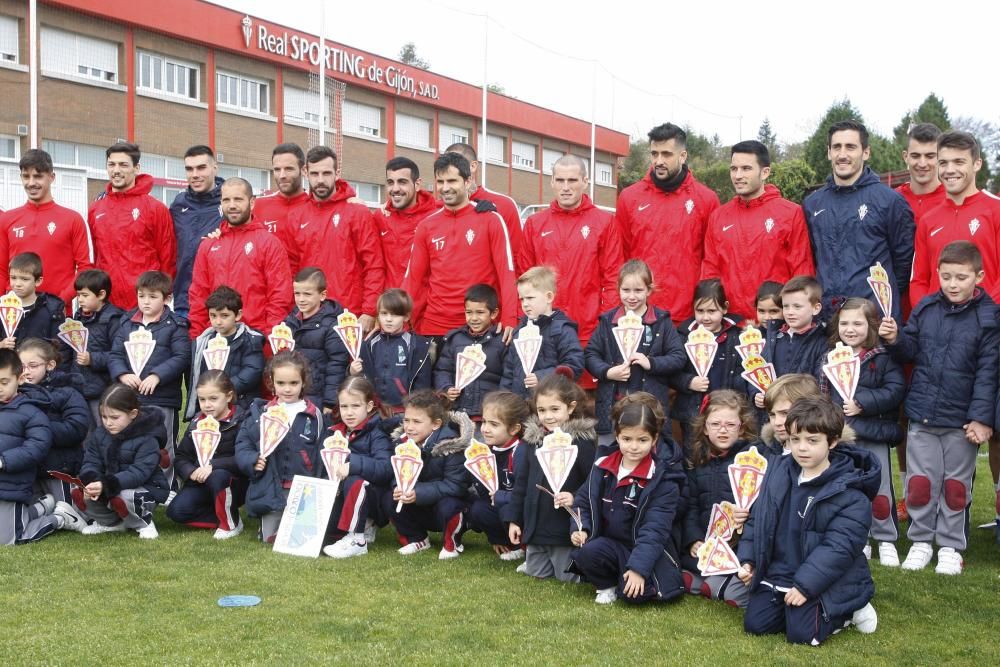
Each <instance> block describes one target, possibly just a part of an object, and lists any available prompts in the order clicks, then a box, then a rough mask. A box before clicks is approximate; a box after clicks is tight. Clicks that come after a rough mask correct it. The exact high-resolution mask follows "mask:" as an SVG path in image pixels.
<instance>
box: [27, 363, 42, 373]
mask: <svg viewBox="0 0 1000 667" xmlns="http://www.w3.org/2000/svg"><path fill="white" fill-rule="evenodd" d="M43 366H45V362H44V361H30V362H28V363H26V364H24V367H25V368H26V369H28V370H29V371H37V370H38V369H39V368H42V367H43Z"/></svg>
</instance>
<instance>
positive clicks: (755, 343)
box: [736, 324, 765, 361]
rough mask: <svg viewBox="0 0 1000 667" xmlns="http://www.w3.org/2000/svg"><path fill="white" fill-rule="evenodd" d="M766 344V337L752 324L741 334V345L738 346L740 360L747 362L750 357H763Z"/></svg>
mask: <svg viewBox="0 0 1000 667" xmlns="http://www.w3.org/2000/svg"><path fill="white" fill-rule="evenodd" d="M764 344H765V343H764V335H763V334H762V333H761V332H760V329H758V328H757V327H755V326H753V325H752V324H751V325H748V326H747V328H746V329H744V330H743V333H741V334H740V344H739V345H737V346H736V351H737V352H739V353H740V359H742V360H743V361H746V360H747V358H748V357H752V356H757V357H759V356H761V355H762V354H763V353H764Z"/></svg>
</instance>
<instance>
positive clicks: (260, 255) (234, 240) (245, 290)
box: [188, 178, 292, 340]
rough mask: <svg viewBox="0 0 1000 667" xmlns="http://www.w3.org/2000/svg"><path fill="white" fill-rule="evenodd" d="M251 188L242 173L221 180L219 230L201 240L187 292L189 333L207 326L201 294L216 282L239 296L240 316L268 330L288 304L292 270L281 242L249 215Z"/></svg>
mask: <svg viewBox="0 0 1000 667" xmlns="http://www.w3.org/2000/svg"><path fill="white" fill-rule="evenodd" d="M253 205H254V198H253V194H252V189H251V186H250V184H249V183H247V182H246V181H244V180H243V179H242V178H230V179H229V180H227V181H226V182H225V183H223V184H222V213H223V215H224V216H225V218H226V219H225V221H224V222H223V223H222V226H221V231H222V234H221V236H219V238H207V239H205V240H204V241H202V242H201V246H199V248H198V254H197V255H196V256H195V260H194V275H193V276H192V278H191V289H190V290H189V291H188V296H189V299H190V302H191V317H190V323H191V330H190V335H191V339H192V340H194V339H195V338H197V337H198V335H199V334H200V333H201V332H203V331H204V330H205V329H207V328H208V324H209V320H208V310H207V308H206V307H205V299H207V298H208V295H209V294H211V293H212V291H213V290H215V288H217V287H219V286H221V285H228V286H229V287H232V288H233V289H235V290H236V291H237V292H239V293H240V296H241V297H243V322H244V323H246V325H247V326H248V327H250V328H251V329H255V330H257V331H260V332H264V333H267V332H270V331H271V327H273V326H274V325H275V324H278V323H279V322H281V321H283V320H284V319H285V315H287V314H288V311H290V310H291V309H292V276H291V272H290V271H289V270H288V257H287V255H285V253H284V251H283V248H282V247H281V242H280V241H279V240H278V239H277V238H275V237H274V236H273V235H271V234H269V233H268V232H267V230H266V229H264V225H262V224H261V223H260V222H258V221H257V219H255V218H253V217H251V211H252V209H253Z"/></svg>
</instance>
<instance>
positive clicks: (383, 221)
mask: <svg viewBox="0 0 1000 667" xmlns="http://www.w3.org/2000/svg"><path fill="white" fill-rule="evenodd" d="M385 185H386V195H387V199H386V202H385V204H383V205H382V208H380V209H378V210H377V211H372V220H374V221H375V225H376V226H377V227H378V231H379V242H380V243H381V245H382V256H383V257H384V258H385V288H386V289H389V288H392V287H401V286H402V285H403V280H404V278H406V265H407V264H409V262H410V247H411V246H412V245H413V234H414V233H415V232H416V231H417V225H418V224H420V221H421V220H423V219H424V218H426V217H427V216H428V215H430V214H431V213H433V212H434V211H436V210H437V209H439V208H441V203H440V202H438V201H436V200H435V199H434V196H433V195H432V194H431V193H430V192H428V191H427V190H424V189H423V183H422V182H421V180H420V169H419V168H418V167H417V163H416V162H414V161H413V160H411V159H409V158H405V157H394V158H392V159H391V160H389V161H388V162H387V163H386V165H385Z"/></svg>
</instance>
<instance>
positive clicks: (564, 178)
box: [517, 155, 623, 347]
mask: <svg viewBox="0 0 1000 667" xmlns="http://www.w3.org/2000/svg"><path fill="white" fill-rule="evenodd" d="M587 185H588V183H587V163H586V162H584V161H583V159H582V158H580V157H577V156H576V155H564V156H562V157H561V158H559V159H558V160H556V162H555V164H553V165H552V192H553V194H554V195H555V199H554V200H553V201H552V203H551V204H550V205H549V208H547V209H545V210H544V211H539V212H538V213H536V214H534V215H533V216H531V217H530V218H528V222H527V223H526V224H525V225H524V238H523V240H522V243H521V253H520V259H519V260H518V262H517V265H518V266H521V267H524V268H525V269H528V268H530V267H533V266H541V265H545V266H550V267H552V268H553V269H554V270H555V272H556V276H557V279H558V289H557V290H556V302H555V304H554V305H555V307H556V308H559V309H561V310H562V311H563V312H565V313H566V316H567V317H569V319H571V320H573V321H574V322H577V323H578V325H579V327H580V345H581V346H582V347H586V346H587V341H589V340H590V336H591V334H592V333H593V332H594V329H596V328H597V318H598V317H599V316H600V314H601V313H602V312H604V311H605V310H609V309H611V308H614V307H615V306H616V305H618V283H617V280H618V270H619V269H620V268H621V265H622V261H623V260H622V242H621V236H620V235H619V233H618V228H617V227H615V225H614V221H613V218H612V216H611V214H610V213H608V212H606V211H602V210H601V209H599V208H597V207H596V206H594V203H593V202H592V201H591V200H590V197H588V196H587V195H585V194H584V192H585V191H586V189H587Z"/></svg>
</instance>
